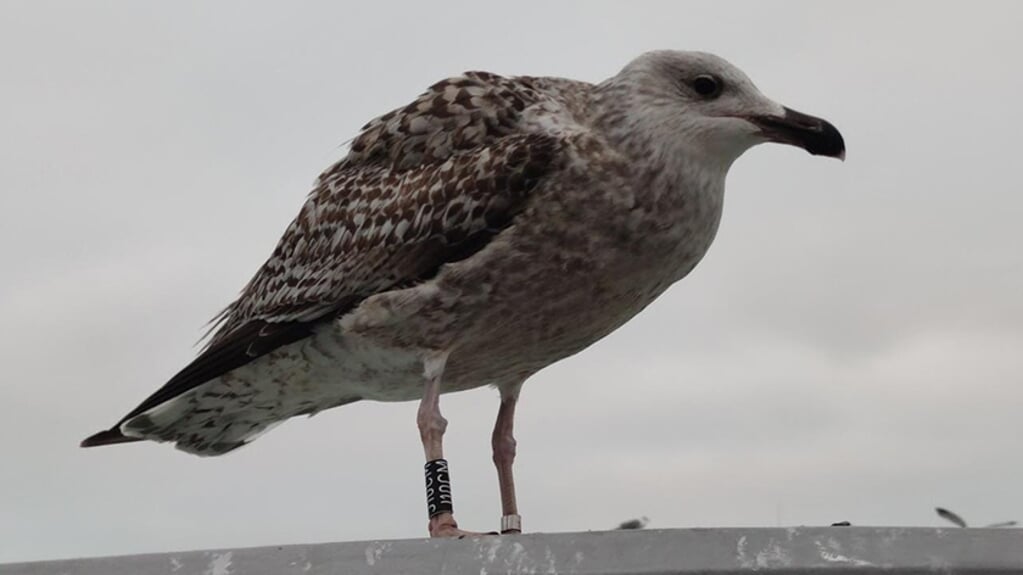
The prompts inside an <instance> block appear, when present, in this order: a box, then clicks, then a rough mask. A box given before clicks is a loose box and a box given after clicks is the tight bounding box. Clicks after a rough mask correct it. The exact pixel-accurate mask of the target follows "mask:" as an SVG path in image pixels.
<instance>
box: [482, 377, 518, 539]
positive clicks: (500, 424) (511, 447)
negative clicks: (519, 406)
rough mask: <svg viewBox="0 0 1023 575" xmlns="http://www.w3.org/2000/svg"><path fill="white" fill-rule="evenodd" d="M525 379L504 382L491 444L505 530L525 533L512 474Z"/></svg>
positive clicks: (506, 531)
mask: <svg viewBox="0 0 1023 575" xmlns="http://www.w3.org/2000/svg"><path fill="white" fill-rule="evenodd" d="M521 389H522V382H521V381H520V382H518V383H516V384H514V385H509V386H503V387H501V388H500V390H501V407H500V408H499V409H498V410H497V421H496V422H495V423H494V434H493V435H492V436H491V439H490V444H491V446H492V447H493V449H494V465H495V466H496V467H497V483H498V485H499V486H500V488H501V533H521V532H522V517H520V516H519V507H518V504H517V503H516V501H515V480H514V478H513V477H512V463H513V462H514V461H515V436H514V435H513V434H512V431H513V427H514V421H515V404H516V403H518V401H519V390H521Z"/></svg>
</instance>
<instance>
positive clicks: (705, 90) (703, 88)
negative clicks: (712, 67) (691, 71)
mask: <svg viewBox="0 0 1023 575" xmlns="http://www.w3.org/2000/svg"><path fill="white" fill-rule="evenodd" d="M693 90H695V91H696V93H697V94H699V95H701V96H703V97H704V98H716V97H717V96H718V94H720V93H721V81H720V80H718V79H717V78H715V77H714V76H710V75H707V74H704V75H702V76H697V77H696V78H693Z"/></svg>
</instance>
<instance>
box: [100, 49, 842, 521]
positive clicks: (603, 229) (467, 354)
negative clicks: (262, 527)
mask: <svg viewBox="0 0 1023 575" xmlns="http://www.w3.org/2000/svg"><path fill="white" fill-rule="evenodd" d="M763 142H779V143H783V144H791V145H794V146H798V147H801V148H803V149H805V150H806V151H808V152H809V153H810V154H814V155H821V156H830V157H835V158H840V159H844V157H845V144H844V141H843V139H842V136H841V134H839V132H838V130H836V129H835V127H834V126H833V125H831V124H830V123H828V122H826V121H824V120H821V119H819V118H815V117H813V116H809V115H806V114H802V113H799V112H796V111H794V110H791V109H789V108H786V107H783V106H781V105H780V104H778V103H775V102H774V101H772V100H770V99H768V98H767V97H765V96H764V95H763V94H761V92H760V91H759V90H758V89H757V88H756V87H755V86H754V85H753V83H752V82H751V81H750V79H749V78H748V77H747V76H746V75H745V74H744V73H743V72H742V71H740V70H739V69H738V68H736V67H735V66H733V65H731V64H729V63H728V62H726V61H725V60H724V59H722V58H720V57H718V56H715V55H712V54H707V53H702V52H680V51H663V50H662V51H654V52H648V53H645V54H642V55H640V56H639V57H637V58H635V59H634V60H632V61H631V62H630V63H628V64H627V65H626V66H625V67H624V68H623V69H622V70H621V71H620V72H619V73H618V74H616V75H615V76H613V77H611V78H609V79H607V80H605V81H603V82H600V83H597V84H592V83H588V82H582V81H576V80H570V79H565V78H555V77H531V76H515V77H507V76H500V75H497V74H492V73H488V72H467V73H465V74H462V75H460V76H456V77H452V78H448V79H446V80H442V81H440V82H438V83H436V84H434V85H433V86H430V87H429V88H428V89H427V90H426V91H425V92H423V93H422V95H420V96H419V97H418V98H416V99H415V100H414V101H413V102H411V103H410V104H408V105H407V106H404V107H402V108H398V109H396V110H393V111H391V112H388V113H386V114H384V115H382V116H380V117H378V118H376V119H374V120H372V121H370V122H369V123H368V124H366V125H365V126H364V127H363V128H362V130H361V131H360V133H359V134H358V136H357V137H356V138H355V139H354V140H353V141H352V143H351V146H350V149H349V150H348V152H347V154H346V155H345V156H344V157H343V158H342V159H340V160H339V161H338V162H336V163H335V164H333V165H332V166H330V167H329V168H327V169H326V171H324V172H323V173H322V174H321V175H320V176H319V178H318V179H317V180H316V182H315V184H314V187H313V190H312V192H311V193H310V194H309V196H308V198H307V200H306V202H305V204H304V205H303V206H302V208H301V210H300V211H299V213H298V216H297V217H296V218H295V219H294V221H293V222H292V223H291V224H290V225H289V226H288V228H287V229H286V230H285V232H284V235H283V237H282V238H281V240H280V242H279V243H278V244H277V247H276V249H274V251H273V254H272V255H271V256H270V258H269V259H268V260H267V261H266V262H265V263H264V264H263V265H262V267H260V268H259V270H258V271H257V272H256V274H255V276H254V277H253V278H252V279H251V280H250V281H249V283H248V284H247V285H246V286H245V287H244V289H243V290H242V292H241V294H240V295H239V297H238V298H237V299H236V300H234V302H232V303H231V304H230V305H228V306H227V307H226V308H225V309H224V310H223V312H221V314H220V315H219V316H218V317H216V318H215V319H214V324H213V327H212V328H211V331H212V333H211V334H210V337H209V340H208V342H207V345H206V346H205V347H204V349H203V350H202V351H201V353H200V354H199V355H198V357H196V358H195V360H194V361H192V362H191V363H190V364H188V365H187V366H186V367H185V368H184V369H182V370H181V371H180V372H179V373H178V374H177V375H175V376H174V377H172V378H171V379H170V380H169V381H168V382H167V383H166V384H165V385H164V386H163V387H161V388H159V389H158V390H157V391H156V392H155V393H153V394H152V395H150V396H149V397H148V398H147V399H146V400H145V401H143V402H142V403H141V404H140V405H139V406H138V407H136V408H135V409H133V410H131V411H130V412H128V414H127V415H125V416H124V417H123V418H121V419H120V420H119V421H118V422H117V423H116V424H115V425H113V427H111V428H109V429H107V430H105V431H101V432H99V433H97V434H95V435H93V436H91V437H89V438H87V439H85V440H84V441H83V442H82V446H83V447H91V446H97V445H107V444H115V443H124V442H130V441H139V440H152V441H157V442H170V443H173V444H175V445H176V447H177V448H179V449H181V450H184V451H186V452H188V453H193V454H197V455H202V456H212V455H221V454H224V453H227V452H229V451H231V450H234V449H237V448H238V447H241V446H242V445H245V444H246V443H249V442H251V441H253V440H254V439H255V438H256V437H257V436H259V435H260V434H262V433H264V432H266V431H267V430H269V429H270V428H271V427H272V426H274V425H275V424H278V423H280V422H283V421H284V420H287V419H289V418H291V417H295V416H298V415H312V414H315V413H318V412H321V411H324V410H327V409H331V408H334V407H339V406H342V405H347V404H350V403H353V402H356V401H361V400H374V401H415V400H417V401H419V410H418V412H417V424H418V427H419V433H420V439H421V441H422V445H423V451H424V455H425V459H426V465H425V474H426V484H427V489H426V491H427V511H428V515H429V524H428V525H429V533H430V535H431V536H433V537H460V536H464V535H466V534H467V533H469V532H467V531H463V530H461V529H460V528H459V527H458V524H457V522H456V521H455V518H454V514H453V513H454V509H453V497H452V492H451V482H450V472H449V466H448V462H447V460H446V459H444V449H443V437H444V432H445V429H446V428H447V420H446V419H445V418H444V416H443V415H442V414H441V411H440V396H441V395H442V394H444V393H451V392H456V391H462V390H467V389H473V388H476V387H481V386H485V385H490V386H493V387H495V388H496V389H497V390H498V392H499V394H500V405H499V407H498V410H497V418H496V423H495V425H494V430H493V435H492V447H493V460H494V463H495V466H496V468H497V476H498V483H499V489H500V497H501V507H502V518H501V530H500V531H501V532H502V533H516V532H521V530H522V520H521V516H520V515H519V511H518V505H517V503H516V497H515V484H514V479H513V475H512V463H513V461H514V458H515V451H516V442H515V438H514V434H513V421H514V416H515V407H516V404H517V402H518V398H519V392H520V390H521V388H522V384H523V382H524V381H526V379H528V378H529V377H530V376H531V375H533V374H535V373H537V372H538V371H540V370H541V369H543V368H544V367H546V366H548V365H550V364H552V363H554V362H556V361H558V360H561V359H564V358H566V357H568V356H570V355H573V354H575V353H578V352H580V351H582V350H583V349H585V348H586V347H588V346H589V345H591V344H593V343H594V342H596V341H597V340H599V339H601V338H603V337H604V336H606V335H608V334H609V333H611V332H612V331H614V330H615V329H617V328H619V327H621V326H622V325H623V324H624V323H626V322H627V321H629V319H631V318H632V317H633V316H635V315H636V314H637V313H639V312H640V311H642V310H643V309H644V308H645V307H646V306H648V305H649V304H650V303H651V302H653V301H654V300H655V299H656V298H657V297H658V296H659V295H660V294H661V293H663V292H664V291H665V290H666V289H667V288H668V287H669V286H671V285H672V284H673V283H675V282H676V281H678V280H680V279H682V278H683V277H685V276H686V275H687V274H688V273H689V272H690V271H692V269H693V268H694V267H695V266H696V265H697V263H698V262H699V261H700V259H701V258H702V257H703V256H704V254H705V253H706V252H707V249H708V248H709V247H710V244H711V242H712V241H713V239H714V236H715V234H716V232H717V229H718V222H719V221H720V217H721V210H722V201H723V196H724V189H725V176H726V175H727V173H728V169H729V167H730V166H731V165H732V163H733V162H734V161H735V160H736V159H737V158H738V157H739V156H740V155H741V154H742V153H743V152H745V151H746V150H747V149H749V148H751V147H752V146H754V145H756V144H760V143H763Z"/></svg>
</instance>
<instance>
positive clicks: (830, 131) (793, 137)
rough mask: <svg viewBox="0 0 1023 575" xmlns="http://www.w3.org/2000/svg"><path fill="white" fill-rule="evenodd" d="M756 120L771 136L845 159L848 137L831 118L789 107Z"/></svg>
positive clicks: (819, 154)
mask: <svg viewBox="0 0 1023 575" xmlns="http://www.w3.org/2000/svg"><path fill="white" fill-rule="evenodd" d="M753 122H754V123H755V124H756V125H758V126H759V127H760V129H761V133H762V134H763V135H764V136H766V137H767V138H768V139H770V140H773V141H775V142H780V143H783V144H791V145H793V146H798V147H800V148H803V149H804V150H806V151H807V152H809V153H811V154H813V155H814V156H827V157H829V158H838V159H839V160H843V161H844V160H845V139H844V138H842V134H841V132H839V131H838V128H836V127H835V126H834V125H833V124H831V122H828V121H826V120H822V119H820V118H817V117H814V116H810V115H807V114H803V113H802V112H797V111H795V110H792V109H789V108H785V114H784V115H783V116H760V117H757V118H754V119H753Z"/></svg>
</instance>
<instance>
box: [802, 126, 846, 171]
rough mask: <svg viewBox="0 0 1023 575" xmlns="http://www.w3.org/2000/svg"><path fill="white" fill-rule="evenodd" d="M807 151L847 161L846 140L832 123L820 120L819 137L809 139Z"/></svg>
mask: <svg viewBox="0 0 1023 575" xmlns="http://www.w3.org/2000/svg"><path fill="white" fill-rule="evenodd" d="M806 151H807V152H810V153H811V154H813V155H815V156H827V157H829V158H837V159H839V160H842V161H843V162H844V161H845V138H843V137H842V133H841V132H839V131H838V128H836V127H835V126H834V125H833V124H832V123H831V122H828V121H827V120H820V128H819V132H818V135H814V136H811V137H809V138H807V142H806Z"/></svg>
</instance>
